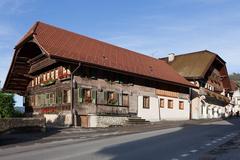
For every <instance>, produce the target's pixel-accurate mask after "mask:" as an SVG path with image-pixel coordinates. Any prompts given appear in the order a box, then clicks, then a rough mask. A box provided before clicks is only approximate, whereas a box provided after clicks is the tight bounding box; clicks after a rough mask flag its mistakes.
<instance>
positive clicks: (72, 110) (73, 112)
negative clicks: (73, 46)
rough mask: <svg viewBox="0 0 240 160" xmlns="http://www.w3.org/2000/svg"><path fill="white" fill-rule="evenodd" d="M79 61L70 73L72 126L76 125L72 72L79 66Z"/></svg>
mask: <svg viewBox="0 0 240 160" xmlns="http://www.w3.org/2000/svg"><path fill="white" fill-rule="evenodd" d="M80 66H81V63H79V64H78V66H77V67H76V68H75V69H74V71H73V72H72V73H71V97H72V99H71V114H72V126H74V127H76V126H77V112H76V108H75V105H74V102H75V99H74V88H75V81H74V74H75V72H76V71H77V70H78V69H79V68H80Z"/></svg>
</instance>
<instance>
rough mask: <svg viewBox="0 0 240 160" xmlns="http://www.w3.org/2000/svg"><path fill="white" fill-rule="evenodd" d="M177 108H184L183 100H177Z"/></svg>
mask: <svg viewBox="0 0 240 160" xmlns="http://www.w3.org/2000/svg"><path fill="white" fill-rule="evenodd" d="M179 109H180V110H184V102H183V101H179Z"/></svg>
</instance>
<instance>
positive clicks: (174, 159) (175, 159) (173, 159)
mask: <svg viewBox="0 0 240 160" xmlns="http://www.w3.org/2000/svg"><path fill="white" fill-rule="evenodd" d="M171 160H179V159H177V158H172V159H171Z"/></svg>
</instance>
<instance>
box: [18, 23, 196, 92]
mask: <svg viewBox="0 0 240 160" xmlns="http://www.w3.org/2000/svg"><path fill="white" fill-rule="evenodd" d="M32 36H33V39H34V40H35V41H37V42H38V44H39V45H40V46H41V47H42V49H43V50H44V51H46V52H47V54H49V56H51V57H52V58H54V57H58V58H64V59H68V60H74V61H79V62H82V63H88V64H93V65H97V66H101V67H106V68H109V69H113V70H118V71H123V72H127V73H131V74H136V75H140V76H145V77H149V78H154V79H157V80H162V81H166V82H170V83H171V82H172V83H174V84H176V85H181V86H187V87H194V86H193V85H192V84H191V83H189V82H188V81H187V80H186V79H185V78H183V77H182V76H180V75H179V74H178V73H177V72H176V71H175V70H174V69H173V68H172V67H170V66H169V65H168V64H167V63H166V62H164V61H162V60H158V59H155V58H152V57H149V56H146V55H143V54H139V53H137V52H134V51H130V50H128V49H124V48H121V47H117V46H114V45H111V44H108V43H105V42H102V41H99V40H96V39H92V38H89V37H86V36H83V35H79V34H76V33H73V32H70V31H67V30H64V29H61V28H58V27H55V26H52V25H49V24H45V23H42V22H37V23H36V24H35V25H34V26H33V27H32V28H31V29H30V31H28V32H27V34H26V35H25V36H24V37H23V38H22V39H21V40H20V42H19V43H18V44H17V46H16V48H18V47H19V46H20V45H21V44H22V43H24V42H25V39H28V37H32Z"/></svg>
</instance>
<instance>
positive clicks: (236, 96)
mask: <svg viewBox="0 0 240 160" xmlns="http://www.w3.org/2000/svg"><path fill="white" fill-rule="evenodd" d="M230 83H231V94H232V96H231V97H232V100H231V104H232V109H231V111H232V113H233V115H236V114H239V112H240V89H239V86H238V84H237V82H236V81H233V80H231V81H230ZM231 111H230V112H231Z"/></svg>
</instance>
